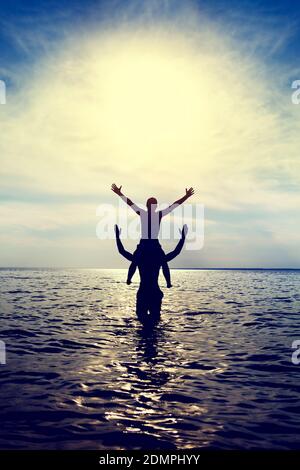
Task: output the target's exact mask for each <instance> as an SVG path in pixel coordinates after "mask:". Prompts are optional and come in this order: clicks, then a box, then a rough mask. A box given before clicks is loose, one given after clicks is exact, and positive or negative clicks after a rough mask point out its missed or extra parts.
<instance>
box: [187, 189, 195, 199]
mask: <svg viewBox="0 0 300 470" xmlns="http://www.w3.org/2000/svg"><path fill="white" fill-rule="evenodd" d="M194 193H195V191H194V189H193V188H190V189H187V188H185V195H186V197H191V196H192V195H193V194H194Z"/></svg>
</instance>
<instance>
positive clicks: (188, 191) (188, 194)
mask: <svg viewBox="0 0 300 470" xmlns="http://www.w3.org/2000/svg"><path fill="white" fill-rule="evenodd" d="M194 192H195V191H194V189H193V188H190V189H187V188H186V189H185V195H184V196H183V197H182V198H180V199H178V200H177V201H175V202H173V204H171V205H170V206H169V207H166V209H163V210H161V211H160V212H161V216H162V217H163V216H164V215H167V214H169V213H170V212H172V211H173V210H174V209H176V207H178V206H180V204H182V203H183V202H185V201H186V200H187V199H188V198H189V197H191V196H192V195H193V194H194Z"/></svg>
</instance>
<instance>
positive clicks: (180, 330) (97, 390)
mask: <svg viewBox="0 0 300 470" xmlns="http://www.w3.org/2000/svg"><path fill="white" fill-rule="evenodd" d="M172 277H173V285H174V287H173V289H166V288H164V287H163V290H164V294H165V297H164V301H163V308H162V319H161V322H160V324H159V326H158V327H157V329H156V330H154V331H153V332H152V333H148V334H146V333H145V332H144V331H143V329H142V328H141V326H140V324H139V323H138V321H137V320H136V318H135V293H136V289H137V286H138V283H137V280H138V276H136V277H135V280H136V282H135V283H133V284H132V286H130V287H128V286H127V285H126V284H125V282H124V281H125V278H126V272H125V271H123V270H96V269H95V270H92V269H90V270H88V269H86V270H26V269H2V270H0V313H1V328H0V340H1V341H4V342H5V345H6V361H7V363H6V365H0V407H1V408H0V410H1V411H0V422H1V425H0V448H1V449H14V448H16V449H141V448H142V449H175V448H182V449H184V448H193V447H197V448H209V449H297V448H300V365H294V364H293V363H292V360H291V358H292V352H293V350H292V342H293V341H294V340H296V339H299V340H300V271H280V270H278V271H255V270H249V271H247V270H245V271H241V270H240V271H239V270H232V271H227V270H201V271H183V270H176V271H174V270H173V271H172ZM161 284H162V285H163V284H164V282H163V280H162V281H161Z"/></svg>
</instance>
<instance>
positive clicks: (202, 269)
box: [0, 266, 300, 271]
mask: <svg viewBox="0 0 300 470" xmlns="http://www.w3.org/2000/svg"><path fill="white" fill-rule="evenodd" d="M8 269H22V270H25V269H31V270H33V269H36V270H38V269H53V270H59V269H99V270H113V269H116V270H120V269H123V270H126V269H127V268H116V267H114V268H105V267H102V268H101V267H92V266H85V267H82V266H0V270H8ZM170 269H171V270H173V271H177V270H178V271H180V270H181V271H300V267H298V268H289V267H274V268H263V267H252V268H250V267H198V268H195V267H193V268H188V267H184V268H170Z"/></svg>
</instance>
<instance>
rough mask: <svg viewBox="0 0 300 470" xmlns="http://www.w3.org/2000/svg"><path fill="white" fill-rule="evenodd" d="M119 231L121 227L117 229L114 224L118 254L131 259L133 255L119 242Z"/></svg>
mask: <svg viewBox="0 0 300 470" xmlns="http://www.w3.org/2000/svg"><path fill="white" fill-rule="evenodd" d="M120 233H121V229H119V227H118V226H117V225H115V234H116V242H117V247H118V251H119V253H120V255H122V256H124V258H126V259H128V261H132V260H133V255H132V254H131V253H129V251H126V250H125V248H124V246H123V243H122V242H121V239H120Z"/></svg>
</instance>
